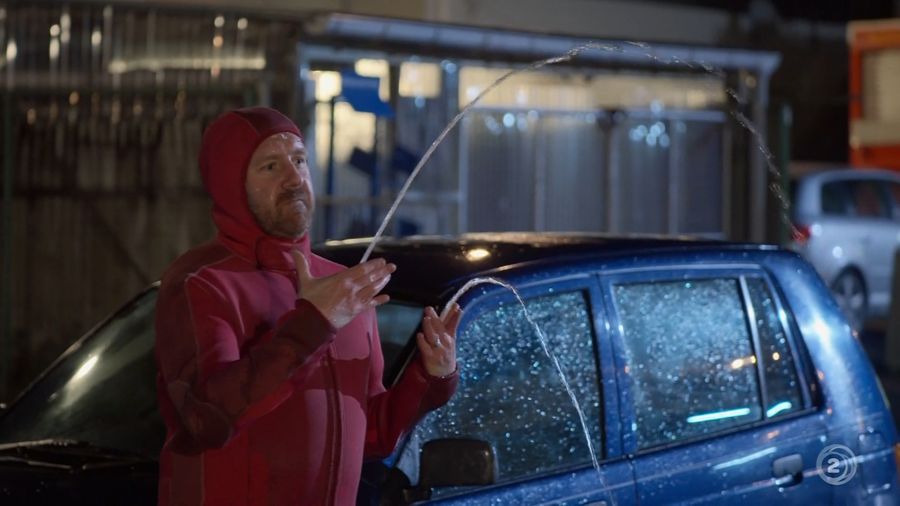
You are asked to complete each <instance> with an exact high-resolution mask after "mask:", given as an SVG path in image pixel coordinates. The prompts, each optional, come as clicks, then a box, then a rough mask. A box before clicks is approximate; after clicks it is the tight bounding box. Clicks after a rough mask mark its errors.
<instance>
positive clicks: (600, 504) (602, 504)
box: [584, 501, 606, 506]
mask: <svg viewBox="0 0 900 506" xmlns="http://www.w3.org/2000/svg"><path fill="white" fill-rule="evenodd" d="M584 506H606V501H595V502H589V503H587V504H585V505H584Z"/></svg>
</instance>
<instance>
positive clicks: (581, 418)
mask: <svg viewBox="0 0 900 506" xmlns="http://www.w3.org/2000/svg"><path fill="white" fill-rule="evenodd" d="M483 284H492V285H498V286H502V287H503V288H506V289H507V290H509V291H511V292H512V293H513V295H515V296H516V300H517V301H519V304H520V305H521V306H522V311H524V312H525V319H527V320H528V323H530V324H531V326H532V327H534V331H535V332H536V333H537V336H538V339H539V340H540V342H541V349H543V350H544V355H546V356H547V358H549V359H550V360H551V361H552V362H553V365H554V366H555V367H556V372H557V374H559V379H561V380H562V383H563V386H564V387H566V392H567V393H568V394H569V399H571V400H572V405H573V406H575V411H577V412H578V420H579V421H580V422H581V429H582V430H583V431H584V441H585V442H586V443H587V446H588V451H590V453H591V462H593V464H594V469H595V470H596V471H597V477H598V478H600V483H601V484H602V485H603V488H604V489H606V488H607V485H606V480H605V479H604V478H603V473H602V472H601V471H600V463H599V462H598V461H597V452H596V451H594V445H593V443H591V435H590V432H589V431H588V427H587V422H586V421H585V418H584V411H583V410H582V409H581V404H579V403H578V399H577V398H576V397H575V393H574V392H573V391H572V387H570V386H569V380H568V379H566V375H565V373H563V370H562V367H561V366H560V365H559V360H557V358H556V355H555V354H553V352H552V351H550V348H549V347H548V346H547V336H546V335H544V331H543V330H541V327H540V325H538V324H537V322H535V321H534V319H533V318H532V317H531V313H529V312H528V308H527V307H526V306H525V301H524V300H523V299H522V295H521V294H520V293H519V291H518V290H516V287H514V286H513V285H511V284H509V283H507V282H505V281H503V280H500V279H497V278H492V277H480V278H473V279H470V280H469V281H468V282H467V283H466V284H465V285H463V286H462V288H460V289H459V290H457V291H456V293H455V294H453V297H451V298H450V300H449V301H448V302H447V304H446V305H445V306H444V309H443V310H442V311H441V319H444V318H445V317H446V316H447V313H448V312H449V311H450V309H451V308H452V307H453V305H454V304H456V302H457V301H458V300H459V298H460V297H462V296H463V295H464V294H465V293H466V292H468V291H469V290H470V289H472V288H474V287H475V286H478V285H483ZM610 499H612V496H610ZM612 503H613V506H615V504H616V503H615V499H612Z"/></svg>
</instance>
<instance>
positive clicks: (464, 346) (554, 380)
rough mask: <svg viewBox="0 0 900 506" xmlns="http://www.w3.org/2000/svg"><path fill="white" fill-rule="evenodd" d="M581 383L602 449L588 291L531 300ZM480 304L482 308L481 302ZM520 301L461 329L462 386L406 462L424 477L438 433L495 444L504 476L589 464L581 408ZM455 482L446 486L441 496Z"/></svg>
mask: <svg viewBox="0 0 900 506" xmlns="http://www.w3.org/2000/svg"><path fill="white" fill-rule="evenodd" d="M526 304H527V307H528V310H529V312H530V313H531V315H532V317H533V318H534V320H535V321H536V323H537V324H538V325H539V326H540V327H541V329H542V330H543V332H544V334H545V335H546V337H547V340H548V343H549V347H550V349H551V350H552V351H553V353H554V354H555V355H556V357H557V359H558V360H559V362H560V366H561V368H562V369H563V371H564V372H565V375H566V379H567V380H568V382H569V384H570V386H571V387H572V388H573V389H574V391H575V395H576V397H577V399H578V402H579V404H580V405H581V407H582V410H583V411H584V413H585V418H586V421H587V424H588V426H589V427H590V432H591V438H592V444H593V445H594V448H595V449H596V450H597V451H598V458H599V456H600V455H602V448H601V447H600V441H601V437H600V424H601V422H600V420H601V418H600V415H601V413H600V411H601V409H600V394H599V386H598V385H599V383H598V382H599V375H598V372H597V364H596V359H595V357H596V353H595V348H594V338H593V327H592V324H591V318H590V313H589V309H588V305H587V301H586V298H585V295H584V294H583V293H581V292H570V293H561V294H555V295H551V296H542V297H537V298H534V299H531V300H528V301H526ZM475 310H476V311H477V309H475ZM523 315H524V313H523V311H522V308H521V306H520V305H519V304H518V303H517V302H515V301H508V302H504V303H502V304H500V305H498V306H494V307H492V308H490V309H488V310H486V311H484V312H481V313H480V314H477V315H475V317H474V320H472V321H471V322H470V323H469V324H467V325H466V327H465V328H463V329H460V332H459V339H458V351H457V353H458V360H459V363H460V383H459V387H458V389H457V392H456V394H455V395H454V396H453V398H452V399H451V400H450V402H449V403H448V404H447V405H446V406H444V407H442V408H440V409H439V410H437V411H435V412H433V413H431V414H429V415H428V416H426V418H425V419H424V420H423V421H422V422H421V423H420V424H419V425H418V426H417V428H416V430H415V431H414V433H413V434H412V436H411V438H410V441H409V443H408V444H407V446H406V447H405V448H404V451H403V454H402V456H401V460H400V463H399V467H400V468H401V469H402V470H403V471H404V472H405V473H406V474H407V476H409V477H410V479H411V481H412V482H413V483H415V482H416V481H417V480H418V469H417V467H418V456H419V448H420V446H421V445H422V444H424V443H425V442H427V441H429V440H432V439H438V438H457V437H465V438H475V439H480V440H483V441H488V442H489V443H491V445H492V446H493V447H494V450H495V452H496V457H497V461H498V467H499V469H498V470H499V476H498V482H499V481H509V480H514V479H517V478H522V477H525V476H528V475H533V474H536V473H542V472H546V471H550V470H553V469H556V468H563V467H570V466H573V465H579V464H587V465H590V462H591V457H590V454H589V452H588V449H587V443H586V442H585V438H584V431H583V429H582V427H581V423H580V422H579V417H578V414H577V412H576V410H575V408H574V407H573V405H572V403H571V401H570V399H569V396H568V394H567V393H566V391H565V388H564V386H563V384H562V380H561V379H560V378H559V375H558V374H557V372H556V368H555V366H554V365H553V363H552V361H551V360H550V359H549V358H547V356H546V355H545V354H544V351H543V350H542V348H541V345H540V342H539V340H538V336H537V334H536V332H535V330H534V327H532V326H531V325H530V324H529V323H528V321H527V320H526V319H525V317H524V316H523ZM448 491H450V489H444V490H440V489H439V490H437V491H436V495H437V496H440V495H441V494H442V493H443V494H446V493H448Z"/></svg>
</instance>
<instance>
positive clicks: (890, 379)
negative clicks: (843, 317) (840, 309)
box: [860, 322, 900, 429]
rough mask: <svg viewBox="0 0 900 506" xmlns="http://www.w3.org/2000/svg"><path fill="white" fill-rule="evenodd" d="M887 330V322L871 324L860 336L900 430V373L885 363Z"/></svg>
mask: <svg viewBox="0 0 900 506" xmlns="http://www.w3.org/2000/svg"><path fill="white" fill-rule="evenodd" d="M886 328H887V325H886V324H885V322H876V323H874V324H871V325H869V327H868V328H867V329H866V330H865V331H864V332H863V333H862V334H861V335H860V341H861V342H862V345H863V348H865V350H866V353H867V354H868V355H869V359H870V360H871V361H872V364H873V365H874V366H875V371H876V372H877V373H878V378H879V379H880V380H881V385H882V386H883V387H884V391H885V393H886V394H887V397H888V402H890V404H891V413H893V415H894V425H895V426H896V427H897V428H898V429H900V371H891V370H890V369H889V368H888V367H887V364H886V363H885V356H886V353H885V339H886V335H887V333H886Z"/></svg>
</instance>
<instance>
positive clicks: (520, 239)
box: [314, 232, 775, 304]
mask: <svg viewBox="0 0 900 506" xmlns="http://www.w3.org/2000/svg"><path fill="white" fill-rule="evenodd" d="M370 242H371V238H362V239H348V240H343V241H329V242H326V243H324V244H321V245H318V246H316V247H315V248H314V251H315V252H316V253H317V254H319V255H321V256H323V257H325V258H328V259H330V260H332V261H335V262H338V263H340V264H343V265H348V266H350V265H354V264H357V263H359V261H360V259H361V258H362V256H363V254H364V252H365V250H366V248H367V247H368V245H369V243H370ZM774 248H775V247H774V246H771V245H763V244H756V243H734V242H725V241H718V240H711V239H702V238H690V237H672V236H667V237H662V236H615V235H606V234H571V233H537V232H503V233H473V234H463V235H459V236H452V237H450V236H410V237H406V238H402V239H393V238H391V239H382V240H380V241H379V242H378V244H377V245H376V247H375V249H374V250H373V252H372V255H371V258H385V259H386V260H388V261H390V262H393V263H395V264H397V267H398V268H397V272H395V273H394V275H393V276H392V278H391V282H390V284H389V285H388V286H387V287H386V289H385V291H386V292H388V293H390V294H391V295H392V296H393V297H395V298H400V299H403V300H408V301H415V302H419V303H422V304H437V303H438V302H440V300H439V299H440V298H441V297H442V296H443V295H444V293H445V292H446V291H447V290H448V289H451V288H453V287H456V286H458V285H459V284H461V283H462V282H464V281H465V280H466V279H469V278H472V277H474V276H477V275H482V274H484V273H488V272H491V271H495V270H497V269H501V268H504V267H509V266H513V265H522V264H526V263H533V262H538V261H541V262H550V263H553V264H565V263H569V262H573V261H575V260H579V259H586V258H601V257H603V258H609V257H615V256H629V255H632V256H633V255H636V254H641V255H645V254H651V253H662V252H673V251H684V252H698V251H723V250H732V251H733V250H735V249H739V250H771V249H774Z"/></svg>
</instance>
